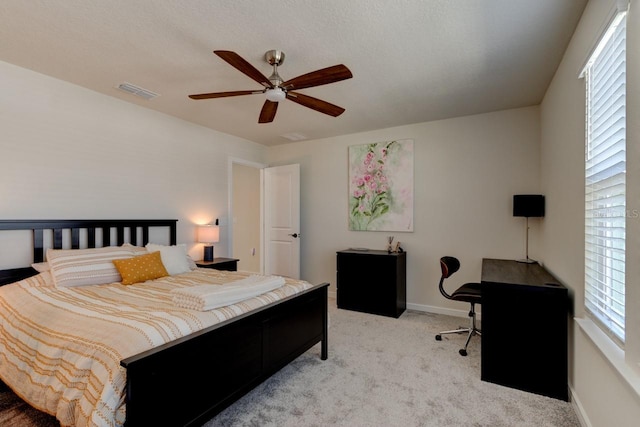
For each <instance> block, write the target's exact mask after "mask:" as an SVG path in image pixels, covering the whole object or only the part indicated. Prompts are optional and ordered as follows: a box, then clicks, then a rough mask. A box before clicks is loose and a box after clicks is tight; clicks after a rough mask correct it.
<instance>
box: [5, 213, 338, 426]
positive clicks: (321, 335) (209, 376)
mask: <svg viewBox="0 0 640 427" xmlns="http://www.w3.org/2000/svg"><path fill="white" fill-rule="evenodd" d="M176 223H177V220H174V219H171V220H16V221H13V220H9V221H7V220H0V230H32V231H33V262H42V261H43V260H44V252H45V248H44V247H43V240H44V239H43V236H44V233H45V232H49V230H51V231H52V233H53V238H52V246H53V248H54V249H59V248H62V243H63V233H65V231H64V230H71V231H70V232H71V247H72V248H79V247H81V242H80V240H81V239H80V235H81V233H80V230H87V232H86V235H87V242H82V243H83V244H82V247H89V248H93V247H96V237H97V233H100V234H101V236H102V245H101V246H110V245H112V244H117V245H122V244H123V243H125V235H126V234H127V233H126V231H128V235H129V242H128V243H131V244H133V245H136V244H138V243H139V242H138V235H139V234H140V229H141V230H142V231H141V233H142V242H140V243H141V244H140V245H139V246H144V245H146V244H147V243H148V241H149V228H150V227H169V241H170V244H176ZM112 229H115V230H116V242H113V243H112V242H111V239H110V235H111V230H112ZM66 233H68V231H67V232H66ZM35 274H37V272H36V271H35V270H34V269H33V268H31V267H25V268H15V269H10V270H0V285H3V284H7V283H12V282H15V281H17V280H21V279H24V278H27V277H31V276H33V275H35ZM328 286H329V284H328V283H322V284H319V285H315V286H313V287H312V288H311V289H308V290H306V291H304V292H302V293H299V294H297V295H294V296H291V297H288V298H286V299H284V300H281V301H278V302H276V303H272V304H269V305H267V306H264V307H262V308H260V309H258V310H254V311H251V312H249V313H245V314H243V315H241V316H238V317H235V318H233V319H230V320H227V321H225V322H222V323H219V324H216V325H214V326H211V327H209V328H206V329H204V330H201V331H198V332H196V333H194V334H191V335H189V336H186V337H183V338H180V339H178V340H175V341H172V342H169V343H167V344H164V345H162V346H160V347H156V348H153V349H151V350H148V351H145V352H143V353H140V354H137V355H135V356H131V357H128V358H126V359H124V360H122V361H121V362H120V365H121V366H123V367H124V368H126V370H127V386H126V404H127V411H126V416H127V417H126V423H125V425H126V427H135V426H148V425H163V426H174V425H175V426H187V425H188V426H198V425H201V424H203V423H205V422H206V421H207V420H209V419H210V418H211V417H213V416H214V415H216V414H218V413H219V412H220V411H222V410H223V409H225V408H226V407H228V406H229V405H231V404H232V403H233V402H235V401H236V400H238V399H239V398H240V397H242V396H244V395H245V394H246V393H248V392H249V391H251V390H252V389H253V388H255V387H256V386H257V385H258V384H260V383H261V382H263V381H264V380H266V379H267V378H269V377H270V376H271V375H273V374H274V373H275V372H277V371H279V370H280V369H281V368H283V367H284V366H286V365H287V364H289V363H290V362H291V361H293V360H294V359H296V358H297V357H298V356H300V355H301V354H303V353H304V352H306V351H307V350H309V349H310V348H311V347H313V346H314V345H316V344H317V343H321V344H320V358H321V359H322V360H326V359H327V356H328V344H327V329H328V326H327V325H328V317H327V308H328V307H327V288H328Z"/></svg>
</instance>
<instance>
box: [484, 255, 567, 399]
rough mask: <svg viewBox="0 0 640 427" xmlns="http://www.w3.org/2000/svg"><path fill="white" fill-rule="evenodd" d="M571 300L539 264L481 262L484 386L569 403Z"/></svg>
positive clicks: (505, 261) (562, 287)
mask: <svg viewBox="0 0 640 427" xmlns="http://www.w3.org/2000/svg"><path fill="white" fill-rule="evenodd" d="M567 324H568V295H567V288H566V287H565V286H563V285H562V284H561V283H560V282H559V281H558V280H557V279H556V278H555V277H553V276H552V275H551V274H550V273H549V272H548V271H547V270H546V269H544V268H543V267H542V266H540V265H538V264H525V263H521V262H516V261H511V260H497V259H484V260H483V261H482V349H481V351H482V359H481V372H482V380H483V381H489V382H492V383H496V384H500V385H503V386H507V387H513V388H517V389H520V390H525V391H528V392H532V393H537V394H542V395H545V396H549V397H554V398H556V399H562V400H568V398H569V396H568V383H567V382H568V378H567V376H568V375H567V374H568V372H567V365H568V354H567Z"/></svg>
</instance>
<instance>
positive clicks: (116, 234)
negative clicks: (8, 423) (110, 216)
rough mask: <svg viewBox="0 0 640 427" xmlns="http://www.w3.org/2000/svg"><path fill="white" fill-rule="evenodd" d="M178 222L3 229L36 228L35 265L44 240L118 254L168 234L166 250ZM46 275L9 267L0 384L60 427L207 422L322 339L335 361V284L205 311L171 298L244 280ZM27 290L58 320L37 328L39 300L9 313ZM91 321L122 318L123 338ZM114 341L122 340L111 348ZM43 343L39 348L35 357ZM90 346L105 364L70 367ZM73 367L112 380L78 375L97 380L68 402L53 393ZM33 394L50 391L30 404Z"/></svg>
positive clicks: (65, 395)
mask: <svg viewBox="0 0 640 427" xmlns="http://www.w3.org/2000/svg"><path fill="white" fill-rule="evenodd" d="M176 223H177V220H38V221H35V220H34V221H31V220H21V221H0V233H2V230H28V234H29V236H30V238H29V239H30V244H31V245H32V249H33V257H32V258H33V262H32V263H31V264H32V265H34V266H36V267H37V266H38V265H39V264H40V265H42V264H41V263H43V261H44V260H45V253H46V246H47V245H50V247H51V248H53V249H61V248H63V245H64V246H65V247H66V248H71V249H74V250H78V251H79V252H82V250H83V249H84V248H106V250H107V251H108V250H109V248H111V247H115V248H125V247H127V248H131V249H127V250H132V251H140V250H141V247H144V246H145V245H147V243H149V236H150V233H152V232H155V233H156V234H157V232H158V230H161V231H162V232H166V233H167V234H168V246H175V245H176ZM0 242H2V234H0ZM84 250H85V251H86V249H84ZM59 252H64V251H59ZM46 273H47V272H46V271H45V272H40V273H39V272H37V271H36V270H35V269H34V268H33V267H32V266H28V267H19V268H12V269H6V270H0V285H4V286H2V287H1V288H0V313H1V314H2V315H1V316H0V320H2V324H1V325H0V345H1V346H2V348H3V354H1V355H0V357H2V363H1V364H0V378H1V379H2V380H3V381H4V382H5V383H7V385H8V386H9V387H11V388H12V389H13V390H14V391H15V392H16V393H17V394H18V395H19V396H21V397H22V398H23V399H25V400H26V401H27V402H28V403H30V404H32V405H33V406H35V407H36V408H37V409H40V410H43V411H45V412H48V413H52V414H53V415H56V416H57V417H58V418H59V419H62V420H65V421H64V422H63V425H64V424H67V423H70V421H69V420H75V421H72V422H77V423H79V424H82V425H121V424H123V425H125V426H127V427H131V426H141V425H145V426H146V425H163V426H172V425H176V426H177V425H201V424H202V423H204V422H206V421H207V420H209V419H210V418H212V417H213V416H214V415H215V414H217V413H219V412H220V411H222V410H223V409H224V408H226V407H227V406H229V405H230V404H232V403H233V402H235V401H236V400H237V399H239V398H240V397H242V396H243V395H244V394H246V393H247V392H248V391H250V390H252V389H253V388H254V387H255V386H256V385H258V384H260V383H261V382H262V381H264V380H265V379H267V378H268V377H270V376H271V375H273V374H274V373H275V372H277V371H278V370H280V369H281V368H282V367H284V366H285V365H287V364H288V363H290V362H291V361H292V360H294V359H295V358H297V357H298V356H299V355H301V354H302V353H304V352H306V351H307V350H309V349H310V348H311V347H313V346H315V345H316V344H318V343H319V344H320V358H321V359H323V360H325V359H326V358H327V356H328V345H327V321H328V318H327V287H328V284H327V283H322V284H318V285H312V284H310V283H307V282H303V281H294V280H291V279H286V284H285V286H282V287H281V288H277V289H274V290H273V291H270V292H268V293H265V294H263V295H260V296H255V297H252V298H250V299H248V300H245V301H242V302H239V303H235V304H232V305H229V306H224V307H219V308H215V309H213V310H208V311H206V312H204V311H194V310H188V309H184V308H182V307H176V306H175V305H173V306H171V301H170V300H167V298H170V295H171V292H172V290H173V289H174V288H176V287H188V286H193V285H198V284H200V283H201V282H207V281H209V282H210V283H217V284H223V283H229V282H233V281H237V280H240V281H242V279H243V278H245V277H246V273H242V272H228V271H224V272H222V271H220V272H219V271H217V270H211V269H194V270H193V271H190V272H186V273H184V274H178V275H171V276H167V277H162V278H159V279H155V280H152V281H148V282H142V283H134V284H131V285H123V284H122V283H113V284H111V283H110V284H104V285H102V284H101V285H90V286H78V287H58V286H52V285H51V281H50V278H49V277H48V276H47V274H46ZM123 277H124V275H123ZM23 295H28V297H29V298H32V297H33V296H35V297H36V298H35V299H36V300H38V301H39V302H38V304H42V302H43V301H44V302H45V303H46V305H47V306H52V307H54V306H55V307H57V311H55V312H54V313H58V314H55V315H48V316H49V317H48V319H47V321H45V322H43V323H44V324H38V325H36V324H35V322H34V319H36V318H37V317H42V315H41V314H39V313H40V309H39V308H38V307H39V306H38V305H37V304H36V302H35V300H33V303H32V302H31V301H32V300H27V302H26V303H25V302H21V303H20V304H16V305H18V306H17V307H15V306H9V302H8V301H13V300H14V299H17V298H23ZM121 297H122V298H124V299H123V300H121V299H120V298H121ZM111 300H113V301H116V302H117V304H118V307H119V308H118V311H117V312H114V311H112V310H113V308H112V307H108V304H107V301H111ZM76 301H80V302H81V304H80V308H77V307H76V308H73V309H71V308H70V306H71V304H72V303H74V304H75V302H76ZM123 301H124V302H123ZM152 303H153V304H159V305H160V306H163V307H164V309H158V308H157V307H156V306H155V305H153V306H152V305H151V304H152ZM161 308H162V307H161ZM67 309H68V310H67ZM64 311H69V312H71V313H75V314H69V316H70V317H68V318H67V317H63V316H62V314H59V313H62V312H64ZM78 311H79V313H78ZM29 313H30V314H29ZM88 313H89V314H88ZM96 313H98V314H96ZM65 316H66V315H65ZM94 317H96V318H102V317H104V318H107V319H109V322H108V323H110V324H118V323H120V322H122V323H123V326H122V329H118V332H117V333H114V332H111V331H107V329H106V326H104V327H103V326H93V324H91V323H90V322H91V321H92V320H91V321H90V320H79V319H91V318H94ZM6 319H10V320H6ZM125 319H127V321H129V320H130V319H132V320H133V323H132V324H126V325H124V322H125ZM96 321H97V320H96ZM65 322H67V323H68V324H70V325H73V329H72V328H70V330H69V331H67V330H64V331H59V330H58V328H59V327H60V326H58V325H59V324H64V323H65ZM136 322H137V323H136ZM85 323H86V324H85ZM147 323H149V324H151V323H153V324H154V325H155V332H153V333H150V332H148V331H146V330H145V331H142V328H141V325H143V324H147ZM98 325H102V324H100V323H98ZM92 328H93V329H92ZM35 329H42V330H46V331H50V335H49V338H48V341H47V342H46V343H45V344H37V345H36V344H34V343H32V342H30V343H27V344H24V343H21V342H18V341H16V336H17V335H20V334H23V335H26V336H27V337H30V336H31V335H35V334H34V333H33V332H32V331H33V330H35ZM82 329H85V331H84V332H85V333H86V332H87V330H91V331H95V334H93V335H91V336H90V337H89V338H83V339H82V340H78V339H77V337H76V334H80V332H77V330H82ZM113 336H116V337H117V340H116V341H120V344H118V345H116V344H111V343H110V341H109V342H107V338H109V337H113ZM136 337H138V338H136ZM54 338H55V339H57V340H58V341H55V340H54ZM109 339H111V338H109ZM38 345H40V346H41V347H40V348H42V351H36V350H34V348H37V347H38ZM87 346H88V347H87ZM13 347H17V348H18V350H15V354H14V352H13V350H10V348H13ZM62 347H65V348H64V351H69V349H68V348H70V351H71V353H64V352H63V349H62ZM87 348H91V349H92V350H91V351H92V352H93V349H94V348H95V349H97V350H96V351H95V353H97V354H99V357H97V358H96V359H97V360H98V361H97V362H95V361H92V362H87V363H91V364H92V365H91V366H86V365H83V364H82V363H77V364H73V363H69V361H71V360H73V357H75V356H76V354H79V353H82V354H84V353H86V352H88V351H89V350H87ZM122 348H124V350H122ZM127 352H128V353H127ZM4 353H7V354H6V355H5V354H4ZM52 354H53V356H52ZM52 359H60V360H62V361H63V362H65V364H64V366H62V367H57V368H56V369H50V371H51V372H45V371H48V369H45V368H43V366H53V364H52V363H51V360H52ZM43 360H44V362H43ZM83 363H84V362H83ZM113 364H116V365H119V366H112V365H113ZM69 365H74V367H73V369H80V370H82V369H84V370H85V371H89V370H91V371H92V372H93V370H95V369H94V365H95V366H98V370H99V371H100V372H102V371H104V372H107V373H108V375H107V377H106V378H107V380H104V381H103V380H100V381H99V380H97V379H96V375H93V374H92V375H83V373H82V372H80V373H78V374H77V377H78V378H88V379H87V380H86V381H85V380H83V381H80V380H78V384H76V383H75V382H74V383H73V386H72V387H71V386H70V387H69V390H64V391H62V392H60V393H62V394H61V395H58V394H55V393H54V391H53V389H54V388H55V386H54V385H56V384H57V382H59V381H60V377H64V378H65V381H72V380H70V379H69V378H76V376H74V375H75V374H74V373H72V372H67V370H71V369H72V368H70V367H69ZM75 365H80V366H79V367H78V366H75ZM8 366H9V367H8ZM25 366H27V367H29V369H26V368H25ZM32 366H33V369H32V368H31V367H32ZM81 368H82V369H81ZM25 371H28V375H26V374H25V373H24V372H25ZM83 372H84V371H83ZM62 373H64V375H62ZM49 374H51V375H50V376H47V375H49ZM85 374H86V372H85ZM103 382H104V384H103ZM25 383H34V384H36V385H38V387H39V388H40V391H38V390H36V392H32V391H30V387H25V385H24V384H25ZM38 387H36V389H37V388H38ZM58 388H59V384H58ZM72 389H73V390H72ZM43 390H44V391H43ZM74 390H75V392H76V393H84V395H83V397H82V398H78V397H77V395H74V394H73V393H72V392H71V391H74ZM78 390H80V391H78ZM31 393H41V395H39V396H36V397H33V396H31ZM42 393H44V394H43V395H42ZM93 405H99V406H100V407H99V408H98V409H96V408H95V407H93ZM77 414H80V415H77Z"/></svg>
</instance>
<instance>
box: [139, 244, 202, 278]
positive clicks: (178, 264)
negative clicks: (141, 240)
mask: <svg viewBox="0 0 640 427" xmlns="http://www.w3.org/2000/svg"><path fill="white" fill-rule="evenodd" d="M145 247H146V248H147V251H149V252H150V253H151V252H157V251H160V258H162V263H163V264H164V268H166V269H167V272H168V273H169V274H170V275H172V276H173V275H174V274H182V273H187V272H189V271H191V267H190V266H189V262H188V260H187V256H188V255H187V245H185V244H182V245H175V246H165V245H156V244H155V243H147V245H146V246H145Z"/></svg>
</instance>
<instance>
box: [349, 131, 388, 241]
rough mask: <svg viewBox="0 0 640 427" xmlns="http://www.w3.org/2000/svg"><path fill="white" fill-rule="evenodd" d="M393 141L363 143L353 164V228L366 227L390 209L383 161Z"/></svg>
mask: <svg viewBox="0 0 640 427" xmlns="http://www.w3.org/2000/svg"><path fill="white" fill-rule="evenodd" d="M394 144H395V141H392V142H389V143H384V144H380V143H374V144H368V145H366V146H363V148H362V149H363V150H366V152H364V153H362V157H360V163H359V164H353V165H352V167H353V169H352V170H353V171H354V177H353V180H352V183H353V184H354V185H355V187H356V189H354V190H353V191H352V201H351V209H352V210H351V217H350V221H351V223H352V225H353V227H354V229H359V230H366V229H367V227H368V225H369V223H370V222H371V221H373V220H375V219H376V218H378V217H380V216H382V215H384V214H386V213H387V212H388V211H389V209H390V194H389V191H390V189H389V179H388V177H387V175H386V173H387V172H386V165H385V161H386V160H387V159H388V155H389V149H390V147H392V146H393V145H394Z"/></svg>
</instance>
